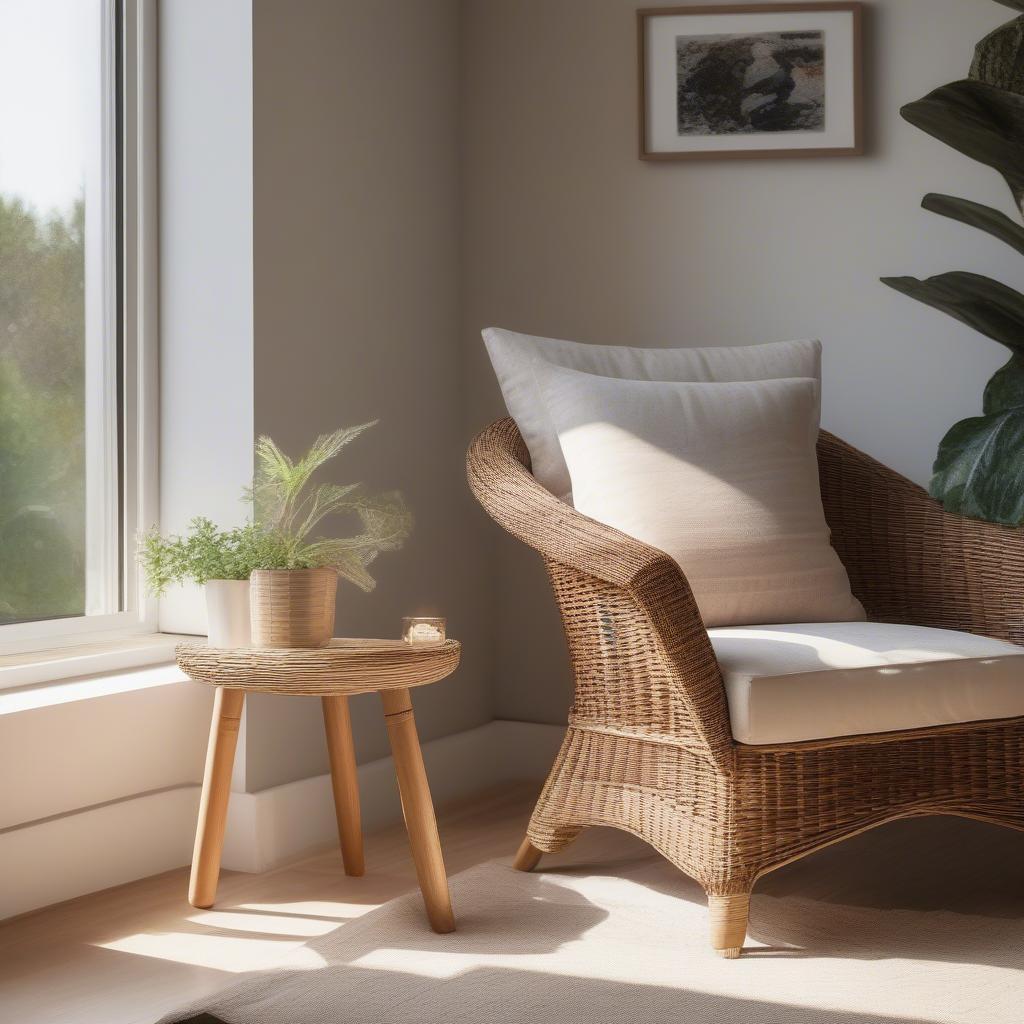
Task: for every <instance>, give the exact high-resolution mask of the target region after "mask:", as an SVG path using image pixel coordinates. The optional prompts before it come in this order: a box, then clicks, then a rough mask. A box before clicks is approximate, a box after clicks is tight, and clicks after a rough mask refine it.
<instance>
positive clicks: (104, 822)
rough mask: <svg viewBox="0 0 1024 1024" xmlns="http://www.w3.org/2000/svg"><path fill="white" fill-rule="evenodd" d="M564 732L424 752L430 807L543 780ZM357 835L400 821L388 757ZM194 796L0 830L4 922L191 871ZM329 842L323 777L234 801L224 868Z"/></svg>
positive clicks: (507, 726)
mask: <svg viewBox="0 0 1024 1024" xmlns="http://www.w3.org/2000/svg"><path fill="white" fill-rule="evenodd" d="M564 735H565V729H564V728H563V727H561V726H553V725H539V724H535V723H530V722H509V721H494V722H489V723H488V724H487V725H482V726H480V727H479V728H477V729H469V730H467V731H466V732H461V733H455V734H454V735H452V736H444V737H442V738H440V739H437V740H432V741H431V742H429V743H425V744H424V745H423V759H424V762H425V763H426V767H427V775H428V777H429V780H430V788H431V792H432V794H433V797H434V800H435V802H438V803H441V802H443V801H446V800H457V799H460V798H462V797H466V796H470V795H472V794H473V793H476V792H479V791H481V790H483V789H486V788H488V787H490V786H493V785H496V784H497V783H500V782H504V781H510V780H516V779H536V780H541V779H543V778H544V777H545V776H546V774H547V772H548V769H549V768H550V766H551V762H552V761H553V759H554V757H555V754H556V752H557V750H558V747H559V744H560V743H561V741H562V737H563V736H564ZM359 789H360V798H361V804H362V815H363V828H364V829H365V830H372V829H375V828H380V827H382V826H384V825H389V824H391V823H393V822H396V821H399V820H401V815H402V811H401V805H400V803H399V800H398V790H397V787H396V785H395V778H394V770H393V767H392V764H391V759H390V758H382V759H381V760H379V761H370V762H368V763H366V764H363V765H360V766H359ZM198 805H199V787H198V786H191V785H189V786H179V787H174V788H169V789H164V790H159V791H156V792H152V793H145V794H141V795H139V796H134V797H129V798H126V799H123V800H116V801H111V802H110V803H106V804H101V805H99V806H96V807H88V808H85V809H83V810H81V811H75V812H72V813H70V814H64V815H60V816H55V817H53V818H48V819H46V820H43V821H37V822H32V823H29V824H26V825H24V826H19V827H16V828H10V829H6V830H4V831H0V878H4V879H5V880H6V882H7V884H5V885H4V886H2V887H0V919H3V918H6V917H11V916H13V915H15V914H23V913H25V912H26V911H29V910H34V909H36V908H38V907H44V906H48V905H50V904H52V903H57V902H60V901H61V900H66V899H71V898H73V897H75V896H81V895H84V894H85V893H90V892H96V891H97V890H99V889H105V888H108V887H110V886H113V885H121V884H123V883H125V882H131V881H134V880H135V879H137V878H145V877H147V876H149V875H155V874H158V873H160V872H161V871H168V870H170V869H171V868H176V867H182V866H183V865H185V864H188V862H189V860H190V858H191V856H192V839H193V836H194V834H195V820H196V812H197V809H198ZM336 841H337V832H336V826H335V817H334V804H333V800H332V796H331V785H330V777H329V776H327V775H320V776H317V777H315V778H311V779H302V780H300V781H298V782H291V783H288V784H287V785H284V786H275V787H274V788H272V789H267V790H263V791H262V792H260V793H232V794H231V803H230V809H229V812H228V825H227V833H226V835H225V841H224V857H223V864H224V867H226V868H230V869H234V870H236V871H265V870H267V869H268V868H271V867H274V866H275V865H277V864H280V863H282V862H284V861H286V860H289V859H291V858H293V857H295V856H296V855H298V854H301V853H303V852H305V851H307V850H309V849H311V848H314V847H317V846H324V845H327V844H330V843H333V842H336Z"/></svg>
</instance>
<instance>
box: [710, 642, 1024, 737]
mask: <svg viewBox="0 0 1024 1024" xmlns="http://www.w3.org/2000/svg"><path fill="white" fill-rule="evenodd" d="M708 635H709V636H710V637H711V643H712V645H713V646H714V649H715V654H716V656H717V657H718V664H719V665H720V667H721V669H722V677H723V679H724V681H725V692H726V696H727V698H728V701H729V719H730V722H731V724H732V734H733V737H734V738H735V739H736V740H738V741H739V742H740V743H752V744H764V743H799V742H801V741H804V740H815V739H827V738H829V737H834V736H858V735H861V734H864V733H878V732H893V731H896V730H900V729H921V728H926V727H928V726H935V725H951V724H954V723H957V722H979V721H985V720H988V719H996V718H1015V717H1017V716H1019V715H1024V660H1022V658H1024V647H1018V646H1016V645H1015V644H1009V643H1004V642H1003V641H1002V640H992V639H990V638H988V637H983V636H975V635H974V634H972V633H958V632H955V631H954V630H949V629H929V628H926V627H923V626H899V625H891V624H888V623H880V622H814V623H797V624H795V625H777V626H754V627H747V626H739V627H731V628H725V629H711V630H708Z"/></svg>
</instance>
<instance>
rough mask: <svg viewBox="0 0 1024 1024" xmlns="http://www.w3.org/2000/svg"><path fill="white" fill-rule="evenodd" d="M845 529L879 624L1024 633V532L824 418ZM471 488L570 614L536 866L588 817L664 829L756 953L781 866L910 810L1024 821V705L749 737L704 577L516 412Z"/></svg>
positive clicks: (675, 853)
mask: <svg viewBox="0 0 1024 1024" xmlns="http://www.w3.org/2000/svg"><path fill="white" fill-rule="evenodd" d="M818 461H819V467H820V476H821V491H822V498H823V501H824V506H825V512H826V517H827V519H828V523H829V526H830V527H831V530H832V542H833V545H834V547H835V548H836V550H837V551H838V553H839V555H840V557H841V559H842V561H843V562H844V564H845V565H846V568H847V571H848V573H849V576H850V582H851V585H852V588H853V592H854V593H855V594H856V595H857V597H858V598H860V600H861V602H862V603H863V604H864V606H865V608H866V609H867V612H868V617H869V618H870V619H873V620H876V621H882V622H897V623H906V624H915V625H922V626H935V627H941V628H948V629H957V630H962V631H970V632H974V633H980V634H984V635H986V636H990V637H994V638H998V639H1002V640H1007V641H1011V642H1013V643H1017V644H1022V643H1024V585H1022V583H1024V530H1011V529H1007V528H1004V527H999V526H994V525H992V524H989V523H984V522H978V521H976V520H969V519H964V518H961V517H959V516H956V515H952V514H950V513H947V512H945V511H944V510H943V509H942V508H941V507H940V506H939V505H938V504H937V503H936V502H935V501H934V500H933V499H932V498H930V497H929V496H928V494H927V493H926V492H925V491H924V490H922V489H921V488H920V487H918V486H917V485H916V484H913V483H911V482H910V481H909V480H907V479H905V478H904V477H901V476H899V475H898V474H897V473H895V472H893V471H892V470H889V469H887V468H886V467H885V466H883V465H881V464H880V463H878V462H876V461H875V460H873V459H871V458H870V457H868V456H867V455H865V454H863V453H862V452H859V451H857V450H856V449H855V448H852V447H851V446H849V445H847V444H845V443H844V442H843V441H841V440H839V439H838V438H836V437H833V436H832V435H830V434H827V433H825V432H822V433H821V435H820V439H819V443H818ZM467 466H468V476H469V482H470V486H471V487H472V489H473V493H474V494H475V495H476V497H477V499H478V500H479V501H480V503H481V504H482V505H483V506H484V508H485V509H486V510H487V512H488V513H489V514H490V515H491V516H492V517H493V518H494V519H495V520H496V521H497V522H498V523H499V524H500V525H501V526H503V527H504V528H505V529H506V530H507V531H508V532H509V533H511V534H512V535H513V536H514V537H517V538H518V539H519V540H521V541H523V542H524V543H526V544H528V545H530V547H532V548H535V549H536V550H538V551H539V552H540V553H541V554H542V555H543V556H544V560H545V563H546V565H547V570H548V574H549V576H550V579H551V583H552V586H553V587H554V591H555V595H556V597H557V599H558V604H559V606H560V608H561V613H562V621H563V624H564V627H565V634H566V638H567V640H568V643H569V650H570V653H571V656H572V665H573V672H574V676H575V700H574V703H573V707H572V711H571V714H570V718H569V728H568V731H567V734H566V737H565V740H564V742H563V744H562V748H561V750H560V752H559V754H558V757H557V759H556V761H555V764H554V766H553V767H552V769H551V773H550V775H549V776H548V780H547V783H546V784H545V786H544V789H543V792H542V793H541V796H540V799H539V801H538V803H537V806H536V809H535V810H534V812H533V816H532V818H531V820H530V824H529V828H528V831H527V837H526V839H525V840H524V842H523V845H522V846H521V848H520V850H519V853H518V855H517V857H516V867H518V868H520V869H521V870H524V871H529V870H531V869H532V868H534V867H535V866H536V865H537V863H538V862H539V860H540V858H541V855H542V853H555V852H557V851H558V850H561V849H562V848H563V847H565V846H566V845H567V844H568V843H570V842H572V840H573V839H575V838H576V836H577V835H579V833H580V832H581V831H582V830H583V829H584V828H585V827H586V826H588V825H609V826H612V827H615V828H620V829H624V830H626V831H627V832H632V833H633V834H635V835H637V836H639V837H640V838H641V839H644V840H645V841H646V842H648V843H649V844H650V845H651V846H653V847H654V848H655V849H656V850H658V851H659V852H660V853H661V854H663V855H664V856H665V857H666V858H668V860H670V861H671V862H672V863H673V864H675V865H676V866H677V867H678V868H680V869H681V870H682V871H684V872H686V873H687V874H688V875H691V876H692V877H693V878H695V879H697V880H698V881H699V882H700V883H701V884H702V885H703V886H704V888H705V890H706V891H707V893H708V903H709V907H710V911H711V915H710V916H711V945H712V946H713V947H714V949H716V950H717V951H718V952H719V953H720V954H721V955H722V956H725V957H729V958H732V957H737V956H739V953H740V949H741V947H742V946H743V941H744V938H745V935H746V930H747V915H748V909H749V903H750V892H751V889H752V887H753V885H754V882H755V881H756V880H757V879H758V878H759V877H760V876H761V875H763V874H765V873H766V872H768V871H772V870H773V869H775V868H778V867H780V866H782V865H783V864H787V863H789V862H790V861H793V860H796V859H798V858H800V857H803V856H805V855H806V854H808V853H812V852H813V851H815V850H819V849H821V848H822V847H824V846H828V845H829V844H831V843H835V842H838V841H839V840H842V839H846V838H848V837H850V836H854V835H856V834H858V833H859V832H863V831H865V830H866V829H869V828H873V827H875V826H876V825H881V824H883V823H884V822H888V821H892V820H894V819H896V818H903V817H912V816H915V815H925V814H955V815H963V816H965V817H970V818H977V819H980V820H982V821H989V822H994V823H997V824H1001V825H1007V826H1010V827H1013V828H1019V829H1024V718H1010V719H1002V720H998V721H986V722H970V723H967V724H963V725H953V726H941V727H935V728H928V729H917V730H913V731H905V732H889V733H879V734H875V735H866V736H851V737H843V738H839V739H829V740H815V741H810V742H803V743H794V744H787V745H780V746H747V745H744V744H741V743H737V742H736V741H735V740H734V739H733V737H732V734H731V732H730V728H729V714H728V706H727V703H726V697H725V692H724V689H723V684H722V678H721V673H720V671H719V666H718V663H717V661H716V659H715V654H714V651H713V649H712V646H711V643H710V641H709V639H708V635H707V632H706V630H705V628H704V625H703V622H702V621H701V616H700V613H699V612H698V610H697V606H696V604H695V602H694V599H693V595H692V593H691V591H690V587H689V584H688V583H687V581H686V577H685V576H684V575H683V573H682V571H681V570H680V568H679V566H678V565H677V564H676V563H675V562H674V561H673V560H672V559H670V558H669V557H668V556H667V555H665V554H664V553H662V552H660V551H658V550H656V549H655V548H652V547H649V546H647V545H645V544H643V543H641V542H640V541H638V540H635V539H633V538H631V537H628V536H625V535H624V534H622V533H620V532H618V531H617V530H614V529H612V528H610V527H608V526H605V525H602V524H600V523H597V522H595V521H594V520H592V519H588V518H587V517H586V516H584V515H582V514H580V513H578V512H576V511H575V510H574V509H573V508H571V507H570V506H568V505H566V504H564V503H563V502H561V501H559V500H558V499H557V498H555V497H554V496H553V495H552V494H550V493H549V492H548V491H546V490H545V489H544V488H543V487H541V486H540V484H538V483H537V482H536V481H535V480H534V478H533V476H532V475H531V474H530V472H529V470H528V466H529V456H528V453H527V450H526V446H525V445H524V443H523V441H522V438H521V437H520V435H519V432H518V430H517V429H516V426H515V424H514V423H513V421H512V420H510V419H505V420H501V421H499V422H497V423H494V424H492V425H491V426H490V427H488V428H487V429H486V430H484V431H483V432H482V433H481V434H480V435H479V436H478V437H477V438H476V439H475V441H474V442H473V444H472V445H471V447H470V449H469V454H468V457H467Z"/></svg>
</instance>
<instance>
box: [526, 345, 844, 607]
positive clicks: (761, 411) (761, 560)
mask: <svg viewBox="0 0 1024 1024" xmlns="http://www.w3.org/2000/svg"><path fill="white" fill-rule="evenodd" d="M536 372H537V376H538V381H539V384H540V390H541V392H542V394H543V398H544V402H545V405H546V407H547V410H548V413H549V415H550V417H551V421H552V424H553V426H554V428H555V430H556V433H557V436H558V440H559V444H560V446H561V450H562V453H563V455H564V457H565V462H566V465H567V467H568V471H569V476H570V479H571V486H572V492H573V497H574V502H575V505H576V508H577V509H579V511H580V512H583V513H584V514H585V515H588V516H590V517H591V518H593V519H596V520H599V521H600V522H603V523H607V524H608V525H609V526H614V527H615V528H616V529H618V530H621V531H622V532H623V533H626V534H629V535H630V536H633V537H636V538H638V539H639V540H642V541H645V542H646V543H648V544H651V545H653V546H654V547H656V548H660V549H661V550H662V551H665V552H666V553H667V554H669V555H671V557H672V558H674V559H675V560H676V562H678V563H679V565H680V566H681V567H682V569H683V571H684V572H685V573H686V576H687V577H688V579H689V581H690V584H691V586H692V587H693V592H694V596H695V597H696V600H697V604H698V606H699V607H700V610H701V614H702V616H703V617H704V622H705V624H706V625H708V626H728V625H752V624H755V623H770V622H826V621H846V620H853V619H863V618H864V609H863V608H862V607H861V605H860V602H859V601H857V600H856V598H854V597H853V595H852V594H851V592H850V582H849V579H848V578H847V575H846V570H845V569H844V567H843V564H842V562H840V560H839V557H838V556H837V555H836V553H835V551H834V550H833V549H832V546H831V544H830V542H829V529H828V526H827V524H826V523H825V514H824V510H823V509H822V504H821V492H820V489H819V484H818V461H817V455H816V447H815V446H816V441H817V435H818V385H817V382H816V381H814V380H811V379H791V380H765V381H756V382H734V383H728V384H689V383H669V382H653V381H631V380H613V379H611V378H607V377H597V376H593V375H591V374H586V373H578V372H576V371H574V370H566V369H563V368H561V367H556V366H550V365H548V366H545V367H542V368H541V367H538V368H537V371H536Z"/></svg>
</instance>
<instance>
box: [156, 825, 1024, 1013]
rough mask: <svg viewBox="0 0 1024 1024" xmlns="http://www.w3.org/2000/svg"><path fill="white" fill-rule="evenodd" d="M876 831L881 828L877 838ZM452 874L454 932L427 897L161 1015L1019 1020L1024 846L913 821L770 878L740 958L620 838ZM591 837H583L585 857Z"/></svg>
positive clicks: (644, 856) (662, 867)
mask: <svg viewBox="0 0 1024 1024" xmlns="http://www.w3.org/2000/svg"><path fill="white" fill-rule="evenodd" d="M883 833H884V835H883ZM625 839H626V842H627V845H626V846H625V847H624V848H623V849H622V851H621V853H619V854H618V855H617V856H613V857H611V858H606V859H604V860H603V862H598V861H596V860H595V861H588V860H587V859H586V858H585V857H582V858H581V857H580V855H579V854H577V855H576V858H575V860H573V859H571V858H570V857H568V856H567V855H563V856H561V857H549V858H546V860H545V861H544V862H542V869H543V868H547V870H540V871H538V872H537V873H534V874H523V873H520V872H517V871H514V870H513V869H512V868H511V867H510V866H509V864H508V863H507V862H490V863H487V864H483V865H480V866H478V867H476V868H473V869H471V870H469V871H466V872H464V873H462V874H460V875H457V876H456V877H454V878H453V879H452V880H451V889H452V898H453V902H454V905H455V910H456V914H457V917H458V931H457V932H455V933H454V934H452V935H446V936H440V935H434V934H433V933H431V932H430V931H429V930H428V929H427V927H426V924H425V920H424V916H423V907H422V904H421V902H420V898H419V895H418V894H417V893H413V894H409V895H407V896H404V897H401V898H399V899H396V900H394V901H392V902H391V903H388V904H386V905H384V906H382V907H380V908H379V909H378V910H376V911H373V912H371V913H370V914H368V915H366V916H365V917H363V918H361V919H360V920H358V921H356V922H353V923H351V924H347V925H345V926H344V927H343V928H341V929H340V930H339V931H337V932H335V933H333V934H332V935H330V936H327V937H325V938H324V939H321V940H318V941H317V942H315V943H313V944H311V945H310V946H307V947H306V948H305V949H304V950H302V951H301V956H296V957H295V958H294V959H293V960H292V961H290V962H289V961H286V962H283V963H282V964H281V965H280V966H279V967H278V968H276V969H274V970H269V971H264V972H261V973H259V974H255V975H250V976H247V977H246V978H245V979H244V980H243V981H241V982H240V983H238V984H237V985H235V986H233V987H231V988H229V989H226V990H225V991H223V992H222V993H221V994H219V995H218V996H216V997H214V998H212V999H209V998H208V999H206V1000H204V1002H203V1004H202V1005H197V1006H192V1007H189V1008H186V1009H183V1010H181V1011H179V1012H177V1013H175V1014H172V1015H170V1016H169V1017H166V1018H164V1020H165V1021H166V1022H170V1021H177V1022H184V1021H190V1022H193V1024H199V1022H203V1024H214V1022H218V1021H220V1022H225V1024H334V1022H338V1024H421V1022H422V1024H427V1022H430V1024H438V1022H452V1024H461V1022H466V1024H469V1022H473V1024H526V1022H529V1024H560V1022H572V1024H584V1022H585V1024H632V1022H637V1024H639V1022H644V1024H662V1022H664V1024H668V1022H672V1024H690V1022H701V1024H704V1022H708V1024H882V1022H891V1021H901V1022H908V1024H924V1022H929V1024H954V1022H956V1024H1020V1022H1021V1021H1022V1020H1024V975H1022V973H1021V968H1022V966H1024V871H1022V867H1021V865H1022V864H1024V836H1022V835H1019V834H1017V833H1012V832H1005V831H1001V830H997V829H994V828H991V827H988V826H982V825H978V824H977V823H973V822H956V821H955V820H952V819H936V820H934V821H922V822H903V823H897V824H895V825H892V826H889V827H888V828H887V829H882V830H878V831H877V833H874V834H872V835H871V836H867V837H861V838H860V839H858V840H854V841H851V842H849V843H846V844H842V847H837V848H835V849H834V850H833V851H826V852H825V853H823V854H821V855H819V857H818V858H809V859H808V860H807V861H805V862H803V865H794V866H792V867H791V868H786V869H783V871H781V872H778V873H776V874H775V875H770V876H768V877H767V878H765V879H763V880H762V882H761V883H759V887H758V889H757V890H755V895H754V900H753V906H752V914H751V925H750V932H749V934H748V938H747V944H746V947H745V949H744V954H743V957H742V958H741V959H739V960H732V961H727V960H721V959H719V958H717V957H716V956H714V955H713V954H712V952H711V950H710V949H709V947H708V945H707V929H708V919H707V906H706V900H705V897H704V894H703V892H702V891H701V889H700V887H699V886H698V885H697V884H696V883H695V882H693V881H691V880H690V879H688V878H686V877H685V876H684V875H682V874H681V873H679V872H678V871H676V870H675V869H674V868H672V867H671V866H670V865H669V864H667V863H666V862H665V861H664V860H662V859H661V858H660V857H658V856H657V855H654V854H652V853H650V852H649V851H648V849H647V848H646V847H644V846H642V845H641V844H639V843H637V842H635V841H633V840H632V838H631V837H625ZM582 843H583V841H582V840H581V841H580V843H578V844H577V846H582Z"/></svg>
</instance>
